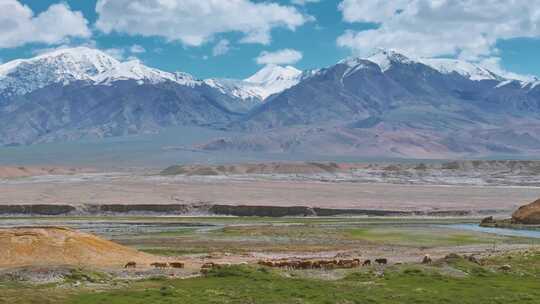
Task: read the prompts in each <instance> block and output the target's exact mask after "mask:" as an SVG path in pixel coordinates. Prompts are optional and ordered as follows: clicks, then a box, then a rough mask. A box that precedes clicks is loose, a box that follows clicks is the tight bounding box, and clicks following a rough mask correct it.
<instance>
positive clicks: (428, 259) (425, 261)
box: [422, 254, 433, 264]
mask: <svg viewBox="0 0 540 304" xmlns="http://www.w3.org/2000/svg"><path fill="white" fill-rule="evenodd" d="M432 262H433V260H432V259H431V256H430V255H429V254H426V255H424V258H423V259H422V264H431V263H432Z"/></svg>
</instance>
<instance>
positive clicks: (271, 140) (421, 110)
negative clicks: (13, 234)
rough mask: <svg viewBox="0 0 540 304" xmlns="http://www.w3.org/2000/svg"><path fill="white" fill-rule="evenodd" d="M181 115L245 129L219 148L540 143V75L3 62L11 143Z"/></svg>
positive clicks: (464, 69)
mask: <svg viewBox="0 0 540 304" xmlns="http://www.w3.org/2000/svg"><path fill="white" fill-rule="evenodd" d="M180 125H191V126H192V125H197V126H205V127H208V126H209V127H212V128H219V129H221V130H223V131H228V130H229V131H230V130H234V131H235V133H231V134H234V136H233V137H231V138H230V139H226V138H221V139H220V140H217V141H215V142H210V143H209V144H208V145H205V146H203V147H205V148H209V149H214V150H219V149H230V150H235V149H236V150H238V149H241V150H250V149H252V150H255V151H268V152H272V153H273V152H290V151H296V152H301V153H303V154H310V153H312V154H313V153H314V155H319V154H318V153H324V154H332V153H334V154H341V153H345V154H347V153H351V154H353V155H355V156H359V155H376V156H393V157H395V156H399V157H401V156H407V157H410V156H413V157H414V156H419V155H420V156H423V157H432V156H436V157H441V155H445V156H452V155H471V156H476V155H480V154H481V155H490V154H504V155H508V154H519V153H528V154H529V155H532V154H534V153H536V155H538V153H540V136H539V135H538V134H540V81H539V80H538V79H532V80H531V81H529V82H525V81H522V80H517V79H508V78H507V77H506V78H505V77H501V76H500V75H497V73H493V72H492V71H490V70H489V69H486V68H484V67H482V66H481V65H478V64H475V63H468V62H464V61H459V60H453V59H423V58H420V59H418V58H412V57H408V56H405V55H403V54H400V53H398V52H395V51H389V50H381V51H379V52H377V53H375V54H373V55H372V56H368V57H365V58H359V57H358V58H350V59H346V60H343V61H340V62H338V63H337V64H335V65H332V66H330V67H327V68H323V69H319V70H314V71H305V72H301V71H299V70H297V69H295V68H293V67H281V66H275V65H269V66H265V67H264V68H263V69H262V70H260V71H259V72H257V73H256V74H254V75H253V76H251V77H249V78H247V79H244V80H231V79H207V80H204V81H200V80H196V79H194V78H193V77H192V76H190V75H188V74H184V73H170V72H164V71H160V70H158V69H154V68H150V67H147V66H145V65H143V64H142V63H141V62H139V61H127V62H121V61H119V60H116V59H114V58H113V57H111V56H109V55H107V54H106V53H104V52H101V51H98V50H92V49H88V48H74V49H64V50H57V51H54V52H51V53H48V54H44V55H40V56H37V57H35V58H32V59H23V60H15V61H12V62H8V63H6V64H3V65H0V146H2V145H21V144H32V143H39V142H49V141H56V140H72V139H77V138H86V137H106V136H121V135H126V134H137V133H145V132H159V131H161V130H163V129H164V128H168V127H171V126H180ZM236 132H240V133H236ZM241 132H246V133H245V134H246V135H247V137H245V136H241Z"/></svg>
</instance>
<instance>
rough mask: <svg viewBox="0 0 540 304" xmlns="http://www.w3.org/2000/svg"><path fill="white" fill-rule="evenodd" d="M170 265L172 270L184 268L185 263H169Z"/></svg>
mask: <svg viewBox="0 0 540 304" xmlns="http://www.w3.org/2000/svg"><path fill="white" fill-rule="evenodd" d="M169 265H170V266H171V267H172V268H184V263H182V262H171V263H169Z"/></svg>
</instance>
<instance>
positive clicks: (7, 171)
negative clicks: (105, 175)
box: [0, 166, 95, 178]
mask: <svg viewBox="0 0 540 304" xmlns="http://www.w3.org/2000/svg"><path fill="white" fill-rule="evenodd" d="M90 172H95V170H92V169H89V168H66V167H12V166H0V178H17V177H29V176H39V175H70V174H77V173H90Z"/></svg>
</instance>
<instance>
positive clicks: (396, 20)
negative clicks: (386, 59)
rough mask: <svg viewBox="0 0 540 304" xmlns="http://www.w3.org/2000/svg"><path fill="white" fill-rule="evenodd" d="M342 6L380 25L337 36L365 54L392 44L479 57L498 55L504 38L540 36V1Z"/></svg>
mask: <svg viewBox="0 0 540 304" xmlns="http://www.w3.org/2000/svg"><path fill="white" fill-rule="evenodd" d="M339 9H340V10H341V11H342V13H343V19H344V20H345V21H347V22H369V23H377V24H379V26H378V28H376V29H372V30H367V31H358V32H355V31H347V32H346V33H344V34H343V35H342V36H340V37H339V38H338V40H337V43H338V45H339V46H342V47H348V48H350V49H352V50H353V51H355V52H357V53H360V54H365V53H367V52H370V51H371V49H373V48H392V49H395V50H398V51H401V52H403V53H406V54H414V55H416V56H426V57H431V56H445V55H449V56H457V57H460V58H462V59H467V60H480V59H481V58H484V57H492V56H493V55H495V54H496V53H497V50H496V42H497V41H498V40H500V39H510V38H516V37H538V36H539V35H540V0H529V1H520V0H513V1H506V0H394V1H387V0H344V1H342V2H341V3H340V5H339Z"/></svg>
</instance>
